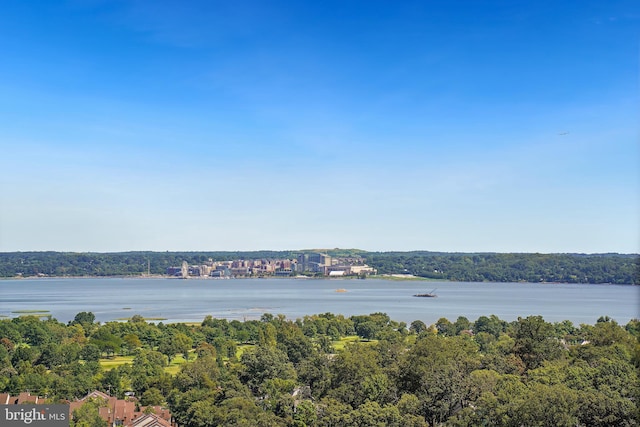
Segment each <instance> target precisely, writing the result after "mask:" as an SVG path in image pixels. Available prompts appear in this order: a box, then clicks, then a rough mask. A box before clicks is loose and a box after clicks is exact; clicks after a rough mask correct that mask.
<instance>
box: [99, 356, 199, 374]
mask: <svg viewBox="0 0 640 427" xmlns="http://www.w3.org/2000/svg"><path fill="white" fill-rule="evenodd" d="M134 358H135V356H114V357H108V358H102V359H100V366H102V369H104V370H105V371H109V370H111V369H114V368H117V367H118V366H122V365H126V364H130V365H132V364H133V359H134ZM194 358H195V355H194V354H191V355H190V356H189V361H190V362H191V361H193V360H194ZM185 363H187V361H186V360H184V357H182V355H181V354H180V355H176V356H175V357H174V358H173V359H171V363H170V364H169V366H167V367H165V368H164V371H165V372H167V373H169V374H171V375H175V374H177V373H178V372H179V371H180V366H182V365H184V364H185Z"/></svg>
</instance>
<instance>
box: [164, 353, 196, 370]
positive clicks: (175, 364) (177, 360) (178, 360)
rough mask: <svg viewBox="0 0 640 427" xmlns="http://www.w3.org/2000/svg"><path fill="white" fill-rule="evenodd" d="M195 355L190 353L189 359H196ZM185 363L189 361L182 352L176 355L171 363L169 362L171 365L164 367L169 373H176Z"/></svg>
mask: <svg viewBox="0 0 640 427" xmlns="http://www.w3.org/2000/svg"><path fill="white" fill-rule="evenodd" d="M194 357H195V356H194V355H189V361H191V362H192V361H193V360H194V359H193V358H194ZM185 363H187V361H186V360H184V357H182V355H181V354H179V355H176V357H174V358H173V359H171V363H170V364H169V366H167V367H166V368H164V371H165V372H166V373H168V374H171V375H175V374H177V373H178V372H179V371H180V366H182V365H184V364H185Z"/></svg>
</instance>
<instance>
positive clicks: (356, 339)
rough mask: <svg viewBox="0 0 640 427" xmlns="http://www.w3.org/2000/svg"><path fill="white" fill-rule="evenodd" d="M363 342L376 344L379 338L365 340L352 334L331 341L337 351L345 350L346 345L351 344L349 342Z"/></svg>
mask: <svg viewBox="0 0 640 427" xmlns="http://www.w3.org/2000/svg"><path fill="white" fill-rule="evenodd" d="M356 342H359V343H362V344H375V343H376V342H378V341H377V340H371V341H367V340H363V339H362V338H360V337H359V336H357V335H350V336H348V337H343V338H340V340H339V341H331V345H332V346H333V349H334V350H336V351H341V350H344V347H345V346H346V345H347V344H349V343H356Z"/></svg>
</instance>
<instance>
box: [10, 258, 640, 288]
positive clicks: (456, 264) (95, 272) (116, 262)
mask: <svg viewBox="0 0 640 427" xmlns="http://www.w3.org/2000/svg"><path fill="white" fill-rule="evenodd" d="M326 252H328V253H329V254H330V255H332V256H334V257H349V258H359V259H362V260H363V262H366V263H367V264H369V265H370V266H372V267H374V268H376V269H377V270H378V273H380V274H402V273H406V274H413V275H416V276H421V277H425V278H432V279H441V280H455V281H469V282H482V281H492V282H521V281H523V282H565V283H615V284H640V257H638V255H623V254H595V255H584V254H501V253H442V252H365V251H361V250H356V249H333V250H327V251H326ZM299 253H301V251H255V252H121V253H71V252H4V253H0V277H16V276H24V277H27V276H37V275H46V276H128V275H141V274H144V273H146V272H147V269H149V272H150V273H151V274H164V273H165V272H166V270H167V267H171V266H179V265H181V264H182V262H183V261H187V262H188V263H189V264H201V263H204V262H206V261H207V260H209V259H212V260H214V261H229V260H234V259H284V258H288V259H294V258H295V257H296V255H297V254H299Z"/></svg>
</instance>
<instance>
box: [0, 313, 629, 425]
mask: <svg viewBox="0 0 640 427" xmlns="http://www.w3.org/2000/svg"><path fill="white" fill-rule="evenodd" d="M0 337H2V338H1V339H0V392H8V393H11V394H17V393H19V392H22V391H30V392H31V393H32V394H37V395H40V396H47V397H48V398H49V399H50V400H51V401H52V402H61V401H68V400H74V399H76V398H80V397H83V396H85V395H86V394H87V392H88V391H91V390H95V389H97V390H101V391H103V392H105V393H109V394H111V395H114V396H117V397H119V398H125V395H127V396H130V395H131V394H132V393H134V394H135V396H136V398H137V399H138V402H139V404H140V405H164V406H166V407H169V408H170V410H171V412H172V414H173V416H174V417H175V419H176V421H177V422H178V423H179V425H181V426H185V427H209V426H211V427H212V426H270V427H271V426H275V427H277V426H295V427H304V426H317V427H329V426H359V427H368V426H397V427H400V426H402V427H406V426H413V427H424V426H458V427H462V426H479V425H484V426H524V425H526V426H567V427H569V426H571V427H575V426H614V425H615V426H637V425H639V424H640V413H639V410H638V402H639V400H638V399H639V398H640V381H639V378H638V369H639V367H640V341H639V339H640V321H638V320H632V321H630V322H629V323H628V324H627V325H625V326H623V325H619V324H618V323H616V322H615V320H613V319H609V318H607V317H602V318H600V319H598V321H597V323H596V324H595V325H580V326H576V325H573V324H572V323H571V322H569V321H564V322H558V323H548V322H546V321H545V320H544V319H543V318H541V317H539V316H531V317H527V318H519V319H518V320H516V321H513V322H510V323H508V322H506V321H503V320H501V319H499V318H498V317H496V316H494V315H491V316H488V317H487V316H482V317H480V318H478V319H477V320H475V321H470V320H468V319H466V318H464V317H459V318H458V319H456V320H455V321H450V320H448V319H444V318H443V319H440V320H438V321H437V322H436V323H435V324H433V325H426V324H424V323H423V322H421V321H414V322H412V323H411V324H410V325H407V324H405V323H399V322H395V321H393V320H392V319H390V318H389V317H388V316H387V315H386V314H384V313H373V314H370V315H362V316H352V317H350V318H346V317H344V316H342V315H337V314H332V313H325V314H320V315H312V316H305V317H304V318H302V319H296V320H290V319H286V318H285V317H284V316H274V315H271V314H264V315H263V316H262V318H261V319H260V320H252V321H245V322H239V321H236V320H233V321H227V320H224V319H216V318H212V317H210V316H208V317H207V318H205V319H204V320H203V321H202V323H201V324H194V325H191V324H166V325H165V324H162V323H159V324H157V325H156V324H153V323H148V322H146V321H145V319H143V318H142V317H141V316H138V315H135V316H133V317H132V318H131V319H130V320H129V321H126V322H109V323H106V324H99V323H96V322H95V316H94V315H93V313H90V312H82V313H78V314H77V315H76V316H75V319H74V320H73V321H71V322H69V324H63V323H60V322H58V321H56V320H55V319H39V318H37V317H34V316H25V317H16V318H13V319H4V320H0ZM116 356H117V358H116ZM116 359H120V360H122V359H124V360H127V361H129V363H124V364H119V365H118V364H110V362H111V361H113V360H116ZM177 359H181V360H182V363H181V364H180V365H179V366H178V368H177V369H175V370H173V371H172V370H170V369H169V367H168V364H169V363H172V366H174V367H175V365H174V363H175V361H176V360H177ZM91 405H93V406H91ZM91 405H90V406H87V408H85V409H83V410H82V411H80V410H77V412H76V413H75V415H74V417H73V423H72V425H74V426H82V425H91V426H102V425H104V426H106V424H104V423H101V421H100V418H99V417H98V416H97V411H98V407H99V405H100V402H92V403H91ZM85 406H86V405H85ZM83 408H84V407H83Z"/></svg>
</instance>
